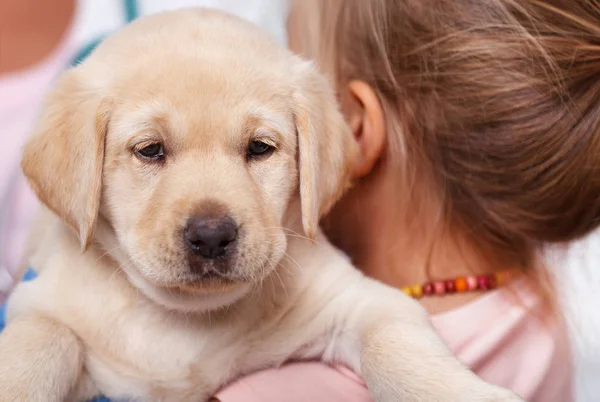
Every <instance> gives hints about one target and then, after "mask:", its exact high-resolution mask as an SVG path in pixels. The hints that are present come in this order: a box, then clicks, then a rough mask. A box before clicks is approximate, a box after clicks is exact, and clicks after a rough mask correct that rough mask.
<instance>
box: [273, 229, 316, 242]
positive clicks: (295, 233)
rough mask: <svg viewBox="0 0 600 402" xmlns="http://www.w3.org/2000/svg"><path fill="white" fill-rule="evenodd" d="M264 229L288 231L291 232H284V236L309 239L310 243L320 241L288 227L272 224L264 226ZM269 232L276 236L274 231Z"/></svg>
mask: <svg viewBox="0 0 600 402" xmlns="http://www.w3.org/2000/svg"><path fill="white" fill-rule="evenodd" d="M265 229H276V230H283V231H288V232H291V233H284V235H285V236H290V237H297V238H299V239H305V240H308V241H310V242H312V243H315V244H317V245H321V243H319V242H318V241H316V240H315V239H311V238H310V237H307V236H304V235H303V234H301V233H298V232H296V231H294V230H292V229H289V228H284V227H282V226H272V227H266V228H265ZM269 234H270V235H272V236H277V235H276V234H274V233H269Z"/></svg>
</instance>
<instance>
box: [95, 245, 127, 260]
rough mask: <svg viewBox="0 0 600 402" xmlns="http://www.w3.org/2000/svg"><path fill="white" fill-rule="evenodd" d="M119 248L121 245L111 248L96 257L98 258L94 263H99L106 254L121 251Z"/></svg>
mask: <svg viewBox="0 0 600 402" xmlns="http://www.w3.org/2000/svg"><path fill="white" fill-rule="evenodd" d="M121 248H123V246H121V245H118V246H116V247H113V248H111V249H110V250H107V251H106V252H105V253H103V254H102V255H101V256H100V257H98V258H97V259H96V261H95V262H96V263H98V261H100V260H101V259H102V258H104V257H106V256H107V255H108V254H110V253H112V252H113V251H117V250H119V249H121Z"/></svg>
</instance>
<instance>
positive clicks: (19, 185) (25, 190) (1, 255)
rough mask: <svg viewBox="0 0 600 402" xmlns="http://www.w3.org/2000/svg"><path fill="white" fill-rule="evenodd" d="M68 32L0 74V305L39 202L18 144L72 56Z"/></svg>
mask: <svg viewBox="0 0 600 402" xmlns="http://www.w3.org/2000/svg"><path fill="white" fill-rule="evenodd" d="M70 39H71V31H70V30H68V31H67V34H66V35H65V37H64V40H63V42H62V43H61V44H59V46H58V47H57V48H56V49H55V50H54V51H53V52H52V54H51V55H49V56H48V57H47V58H46V59H44V60H42V61H41V62H40V63H38V64H36V65H34V66H32V67H30V68H28V69H26V70H23V71H17V72H14V73H10V74H6V75H0V138H1V139H2V147H1V148H0V304H1V303H2V301H3V300H4V299H5V298H6V296H7V295H8V293H9V291H10V290H11V289H12V287H13V286H14V283H15V279H16V278H20V276H21V274H22V273H21V272H17V269H18V268H19V267H18V265H19V263H20V259H21V254H22V252H23V246H24V244H25V241H26V238H27V235H28V228H29V225H30V223H31V220H32V218H33V217H34V215H35V213H36V211H37V207H38V201H37V199H36V198H35V196H34V195H33V193H32V191H31V190H30V189H29V187H28V185H27V183H26V181H25V178H24V177H23V174H22V173H21V169H20V158H21V147H22V146H23V144H24V142H25V140H26V139H27V137H28V135H29V134H30V131H31V130H32V128H33V125H34V124H35V121H36V118H37V115H38V113H39V112H40V108H41V105H42V101H43V99H44V95H45V94H46V92H47V91H48V90H49V89H50V88H51V86H52V83H53V81H54V78H55V77H56V76H57V75H58V74H59V73H60V72H61V71H62V70H63V69H64V68H65V67H67V64H68V62H69V58H70V57H71V56H72V54H73V52H72V51H73V46H72V43H71V40H70Z"/></svg>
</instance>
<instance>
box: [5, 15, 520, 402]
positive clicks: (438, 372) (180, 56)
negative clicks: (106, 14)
mask: <svg viewBox="0 0 600 402" xmlns="http://www.w3.org/2000/svg"><path fill="white" fill-rule="evenodd" d="M252 141H260V142H261V143H264V144H267V145H268V146H270V147H272V152H270V153H267V154H266V155H259V156H252V155H250V154H249V151H248V146H249V144H250V143H251V142H252ZM157 144H159V145H161V146H162V150H163V151H164V155H163V157H162V158H155V159H149V158H146V157H143V156H140V153H139V152H140V150H141V149H144V148H145V147H148V146H150V145H157ZM353 144H354V142H353V141H352V139H351V133H350V132H349V130H348V128H347V127H346V125H345V123H344V120H343V117H342V115H341V114H340V113H339V111H338V109H337V106H336V99H335V96H334V94H333V93H332V91H331V89H330V87H329V85H328V83H327V80H326V79H325V78H324V77H322V76H321V75H320V74H319V73H318V72H317V71H316V69H315V68H314V67H313V66H312V65H311V64H310V63H308V62H306V61H303V60H301V59H299V58H298V57H296V56H294V55H292V54H291V53H289V52H288V51H287V50H286V49H284V48H282V47H280V46H279V45H278V44H276V43H275V42H274V41H273V40H272V39H271V38H270V37H269V36H268V35H267V34H265V33H264V32H262V31H261V30H260V29H258V28H256V27H254V26H252V25H251V24H249V23H246V22H244V21H241V20H239V19H237V18H235V17H232V16H229V15H227V14H223V13H221V12H216V11H209V10H205V9H185V10H179V11H174V12H167V13H162V14H157V15H153V16H150V17H145V18H141V19H139V20H137V21H135V22H133V23H132V24H130V25H129V26H127V27H125V28H124V29H122V30H121V31H120V32H118V33H117V34H115V35H114V36H112V37H110V38H109V39H107V40H106V41H105V42H103V43H102V44H101V45H100V46H99V48H97V50H95V51H94V53H93V54H92V55H91V56H90V57H89V58H88V59H87V60H86V61H85V62H83V63H82V64H81V65H79V66H77V67H75V68H73V69H71V70H69V71H67V72H66V73H65V74H64V75H63V76H62V77H61V78H60V80H59V82H58V84H57V86H56V89H55V90H54V91H53V92H52V93H51V95H50V96H49V98H48V101H47V104H46V107H45V110H44V112H43V114H42V116H41V118H40V121H39V124H38V125H37V129H36V130H35V132H34V134H33V136H32V137H31V139H30V140H29V142H28V143H27V145H26V147H25V149H24V156H23V161H22V167H23V170H24V172H25V174H26V176H27V178H28V180H29V182H30V184H31V186H32V188H33V189H34V191H35V192H36V194H37V195H38V197H39V199H40V200H41V201H42V202H43V203H44V204H45V206H46V207H47V210H46V211H44V217H43V218H42V219H41V220H40V222H41V223H43V225H42V226H39V227H38V231H37V234H36V238H35V244H34V246H35V247H34V249H35V251H34V252H33V254H32V256H31V259H30V261H31V264H32V266H33V267H35V269H36V270H37V271H38V272H39V274H40V275H39V277H38V278H37V279H36V280H34V281H32V282H27V283H22V284H20V285H19V286H18V287H17V289H16V290H15V292H14V294H13V295H12V297H11V298H10V301H9V306H8V318H9V324H8V327H7V329H6V330H5V331H4V333H2V334H1V335H0V356H2V358H1V359H0V401H9V402H14V401H63V400H66V401H84V400H86V399H88V398H90V397H93V396H96V395H100V394H103V395H106V396H108V397H110V398H114V399H117V400H119V399H132V400H139V401H205V400H207V399H208V398H210V396H211V395H213V394H214V393H215V392H216V391H217V390H218V389H219V388H220V387H222V386H224V385H226V384H227V383H228V382H230V381H232V380H233V379H235V378H237V377H239V376H241V375H244V374H246V373H250V372H252V371H255V370H259V369H261V368H265V367H274V366H278V365H281V364H282V363H284V362H285V361H288V360H291V359H309V358H310V359H313V358H319V359H322V360H324V361H325V362H338V363H343V364H346V365H348V366H349V367H350V368H352V369H353V370H354V371H356V372H357V373H358V374H361V375H362V376H363V377H364V378H365V380H366V382H367V384H368V387H369V389H370V391H371V393H372V395H373V397H374V399H375V400H376V401H404V402H406V401H428V402H433V401H518V400H520V399H519V398H518V397H516V396H515V395H513V394H512V393H510V392H508V391H506V390H503V389H500V388H498V387H495V386H492V385H489V384H487V383H485V382H483V381H482V380H480V379H479V378H478V377H477V376H475V375H474V374H473V373H472V372H470V371H469V370H468V369H467V368H466V367H464V366H463V365H462V364H460V363H459V362H458V361H457V360H456V359H455V358H454V357H453V356H452V354H451V353H450V351H449V350H448V349H447V348H446V347H445V346H444V344H443V342H442V341H441V340H440V339H439V338H438V337H437V335H436V334H435V332H434V330H433V329H432V327H431V326H430V324H429V321H428V318H427V315H426V313H425V311H424V310H423V309H422V308H421V307H420V306H419V304H418V303H417V302H415V301H414V300H412V299H410V298H409V297H407V296H405V295H403V294H402V293H401V292H398V291H396V290H394V289H391V288H388V287H386V286H384V285H382V284H380V283H377V282H375V281H373V280H370V279H368V278H366V277H364V276H363V275H362V274H361V273H359V272H358V271H357V270H355V269H354V268H353V267H352V265H351V263H350V261H349V260H348V259H347V258H346V257H345V256H344V255H343V254H342V253H341V252H339V251H337V250H336V249H335V248H334V247H333V246H331V245H330V243H328V241H327V239H326V238H325V237H324V236H323V234H322V233H321V231H320V230H319V227H318V222H319V218H320V217H321V216H322V215H323V214H324V213H326V212H327V210H328V209H329V208H330V207H331V205H332V204H333V203H334V202H335V201H336V200H337V199H338V198H339V197H340V196H341V194H342V193H343V191H344V190H345V189H346V188H347V187H348V184H349V175H348V171H349V167H350V166H351V164H352V157H353V155H354V152H355V149H354V148H353V147H354V145H353ZM225 215H226V216H228V217H229V219H231V220H232V221H233V222H235V224H236V227H237V237H236V239H235V242H234V244H233V245H228V246H227V247H228V251H227V254H226V255H225V256H223V257H222V258H217V259H205V260H202V259H199V258H198V257H197V256H194V257H190V252H189V250H188V249H186V243H185V241H184V240H183V238H184V233H185V230H186V229H185V228H186V222H188V220H189V219H190V218H192V217H198V216H200V217H202V216H225ZM305 235H306V236H305ZM192 267H194V268H195V269H192ZM198 270H200V271H198ZM198 272H201V274H199V273H198ZM207 273H211V275H208V274H207ZM215 273H218V275H217V274H215Z"/></svg>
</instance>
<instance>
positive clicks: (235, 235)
mask: <svg viewBox="0 0 600 402" xmlns="http://www.w3.org/2000/svg"><path fill="white" fill-rule="evenodd" d="M350 136H351V134H350V132H349V130H348V128H347V127H346V125H345V124H344V121H343V117H342V116H341V115H340V113H339V112H338V109H337V106H336V102H335V97H334V95H333V94H332V92H331V90H330V89H329V86H328V84H327V82H326V80H325V79H324V78H323V77H321V76H320V75H319V74H318V73H317V72H316V71H315V69H314V68H313V67H312V66H311V65H310V64H308V63H306V62H304V61H301V60H300V59H298V58H296V57H294V56H293V55H291V54H290V53H288V51H287V50H285V49H282V48H281V47H280V46H279V45H278V44H276V43H274V42H273V41H272V40H271V39H270V38H269V37H268V36H267V35H265V34H264V33H263V32H262V31H260V30H259V29H257V28H255V27H253V26H252V25H250V24H248V23H246V22H243V21H241V20H238V19H236V18H234V17H230V16H227V15H225V14H222V13H218V12H215V11H207V10H184V11H177V12H170V13H164V14H160V15H155V16H152V17H147V18H143V19H140V20H138V21H136V22H134V23H133V24H131V25H130V26H128V27H126V28H125V29H123V30H122V31H121V32H119V33H117V34H116V35H115V36H113V37H112V38H109V39H108V40H106V41H105V42H104V43H103V44H102V45H101V46H100V47H99V48H98V49H97V50H96V51H95V52H94V53H93V54H92V55H91V57H90V58H89V59H88V60H87V61H85V62H84V63H83V64H82V65H80V66H78V67H76V68H75V69H72V70H70V71H68V72H66V73H65V74H64V76H63V77H62V78H61V79H60V80H59V83H58V85H57V88H56V90H55V91H54V92H53V93H52V94H51V95H50V97H49V99H48V103H47V106H46V108H45V111H44V113H43V115H42V117H41V119H40V123H39V125H38V128H37V130H36V131H35V133H34V135H33V137H32V138H31V139H30V141H29V142H28V143H27V145H26V147H25V150H24V156H23V161H22V167H23V170H24V172H25V174H26V176H27V177H28V179H29V182H30V184H31V186H32V188H33V189H34V191H35V192H36V193H37V195H38V197H39V198H40V199H41V201H42V202H43V203H45V204H46V205H47V206H48V207H49V208H50V209H52V210H53V211H54V212H55V213H56V214H57V215H58V216H59V217H61V218H62V219H63V220H64V221H65V222H66V223H67V224H68V225H69V226H71V227H72V228H73V229H74V230H75V232H76V233H77V235H78V236H79V239H80V241H81V244H82V246H83V247H84V248H85V247H86V246H87V245H88V244H89V243H90V242H91V241H92V240H93V238H94V228H95V226H96V223H97V221H98V219H99V217H100V218H101V219H102V220H103V221H106V222H108V223H109V224H110V227H111V228H112V231H114V234H115V236H116V239H117V242H118V244H119V249H120V251H122V252H124V253H125V256H126V259H127V262H126V263H125V264H124V265H123V269H124V270H125V272H126V273H127V275H128V277H129V278H130V280H131V282H132V283H133V284H134V285H135V286H136V287H138V288H139V289H140V290H142V291H143V292H144V293H145V294H146V295H148V296H149V297H150V298H152V299H154V300H155V301H156V302H158V303H161V304H162V305H164V306H166V307H169V308H175V309H185V310H201V309H210V308H216V307H219V306H223V305H226V304H229V303H232V302H234V301H235V300H237V299H239V298H240V297H242V296H243V295H245V294H246V293H247V292H249V291H250V290H251V289H252V287H253V286H258V284H259V283H260V282H261V280H262V279H264V278H265V277H266V276H267V275H269V273H270V272H271V271H272V270H273V269H275V267H276V266H277V265H278V262H279V260H280V259H281V258H282V255H283V254H284V250H285V248H286V236H285V229H284V228H283V227H282V226H283V225H284V223H283V222H284V220H285V217H286V214H288V213H290V211H289V210H288V206H289V205H290V202H291V201H292V200H293V199H294V197H297V196H299V197H300V204H301V213H302V223H303V226H304V229H305V231H306V233H307V234H308V235H309V236H310V235H311V234H312V232H313V231H314V230H316V228H317V225H318V221H319V218H320V216H321V215H322V214H323V213H325V212H326V210H327V209H328V208H329V207H330V206H331V204H332V203H333V202H334V201H335V200H336V199H337V198H338V197H339V196H340V195H341V192H342V190H343V189H344V187H345V186H346V184H347V182H348V165H349V162H350V158H351V157H352V155H353V148H352V146H353V141H351V138H350ZM109 251H110V250H109Z"/></svg>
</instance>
